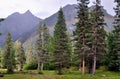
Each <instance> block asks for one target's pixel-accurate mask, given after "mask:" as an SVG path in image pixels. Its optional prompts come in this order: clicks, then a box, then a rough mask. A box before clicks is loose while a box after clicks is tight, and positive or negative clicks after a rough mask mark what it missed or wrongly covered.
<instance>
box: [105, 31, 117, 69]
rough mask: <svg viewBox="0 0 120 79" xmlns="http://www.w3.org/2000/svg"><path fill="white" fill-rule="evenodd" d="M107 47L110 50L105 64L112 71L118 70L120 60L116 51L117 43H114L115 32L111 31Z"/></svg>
mask: <svg viewBox="0 0 120 79" xmlns="http://www.w3.org/2000/svg"><path fill="white" fill-rule="evenodd" d="M107 43H108V44H107V45H108V46H107V48H108V51H107V53H106V55H105V64H106V66H107V68H108V70H110V71H118V69H119V65H118V63H117V61H118V55H117V53H116V51H115V50H114V47H115V44H114V34H113V33H109V34H108V37H107Z"/></svg>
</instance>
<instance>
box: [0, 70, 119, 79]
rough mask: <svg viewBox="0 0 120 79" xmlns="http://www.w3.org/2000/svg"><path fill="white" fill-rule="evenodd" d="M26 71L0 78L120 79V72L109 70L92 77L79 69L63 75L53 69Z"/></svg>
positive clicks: (98, 72)
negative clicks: (83, 73)
mask: <svg viewBox="0 0 120 79" xmlns="http://www.w3.org/2000/svg"><path fill="white" fill-rule="evenodd" d="M27 72H28V73H26V74H21V73H19V74H5V75H4V77H3V78H2V77H1V78H0V79H120V73H118V72H110V71H104V72H103V71H97V72H96V75H95V76H94V77H92V76H91V75H89V74H85V76H82V75H81V72H80V71H73V72H71V73H67V74H64V75H57V74H56V73H55V72H54V71H44V74H43V75H39V74H37V72H36V71H27ZM31 73H32V74H31Z"/></svg>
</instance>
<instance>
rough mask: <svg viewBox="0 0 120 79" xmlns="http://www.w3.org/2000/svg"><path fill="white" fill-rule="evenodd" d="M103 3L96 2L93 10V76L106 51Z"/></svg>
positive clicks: (97, 0)
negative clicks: (99, 59) (98, 60)
mask: <svg viewBox="0 0 120 79" xmlns="http://www.w3.org/2000/svg"><path fill="white" fill-rule="evenodd" d="M101 8H102V7H101V1H100V0H96V4H95V9H94V10H93V12H94V16H93V23H94V24H93V43H92V52H93V69H92V75H94V74H95V70H96V61H97V58H100V57H102V55H103V54H104V53H105V51H106V40H105V39H106V32H105V30H104V26H105V25H106V24H105V23H104V14H103V12H102V10H101Z"/></svg>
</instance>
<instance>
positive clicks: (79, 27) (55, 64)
mask: <svg viewBox="0 0 120 79" xmlns="http://www.w3.org/2000/svg"><path fill="white" fill-rule="evenodd" d="M77 1H78V6H77V7H76V8H77V9H78V12H77V20H78V21H77V23H76V24H75V26H76V29H75V30H74V31H73V33H72V34H70V33H69V32H68V30H67V27H66V23H65V22H66V21H65V16H64V13H63V11H62V8H60V10H59V12H58V17H57V19H58V20H57V22H56V24H55V27H54V34H53V36H50V34H49V30H48V28H47V26H46V24H45V23H40V25H39V28H38V32H37V35H38V38H37V40H36V42H35V44H34V45H30V46H28V47H27V49H24V48H23V45H22V43H21V42H20V41H16V42H15V43H14V44H13V42H12V37H11V34H10V33H8V34H7V36H6V42H5V45H4V48H3V50H1V56H0V58H1V68H6V69H7V73H13V72H14V69H15V68H16V69H17V70H19V71H22V70H23V68H24V67H27V68H28V67H31V66H33V67H34V68H35V69H37V70H38V73H39V74H42V73H43V70H44V69H45V68H46V69H53V70H56V71H57V73H58V74H63V73H64V72H66V71H68V70H69V68H70V67H72V66H75V67H77V68H78V69H80V70H81V71H82V75H84V74H85V68H87V71H88V73H90V74H92V75H95V71H96V68H98V67H100V66H102V65H104V66H106V68H107V69H108V70H111V71H120V1H119V0H115V1H114V2H115V3H116V7H115V8H114V10H115V13H116V15H115V16H114V23H113V24H114V26H113V27H114V29H113V30H112V31H111V32H110V33H107V32H106V31H105V30H104V27H105V26H107V24H106V23H105V22H104V14H103V12H102V6H101V0H96V2H95V3H94V8H93V10H92V11H89V8H88V4H89V3H90V1H89V0H77ZM65 69H66V71H65Z"/></svg>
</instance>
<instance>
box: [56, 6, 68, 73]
mask: <svg viewBox="0 0 120 79" xmlns="http://www.w3.org/2000/svg"><path fill="white" fill-rule="evenodd" d="M54 29H55V30H54V40H55V41H54V47H55V51H54V62H55V66H56V69H57V71H58V74H62V73H63V72H62V69H63V68H64V67H67V66H68V64H69V62H68V61H69V54H70V52H69V49H68V37H67V32H66V31H67V28H66V24H65V18H64V14H63V11H62V8H60V10H59V12H58V20H57V23H56V25H55V27H54Z"/></svg>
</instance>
